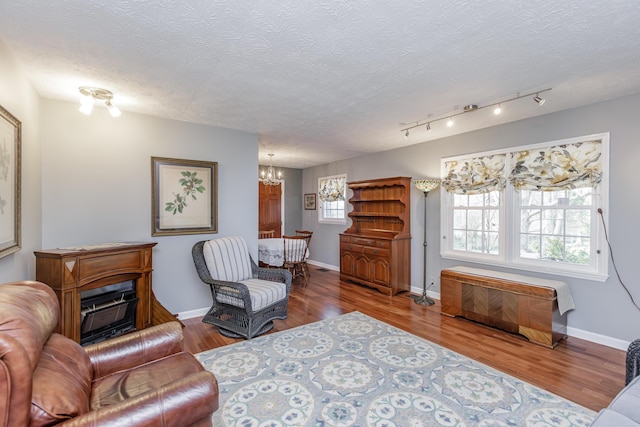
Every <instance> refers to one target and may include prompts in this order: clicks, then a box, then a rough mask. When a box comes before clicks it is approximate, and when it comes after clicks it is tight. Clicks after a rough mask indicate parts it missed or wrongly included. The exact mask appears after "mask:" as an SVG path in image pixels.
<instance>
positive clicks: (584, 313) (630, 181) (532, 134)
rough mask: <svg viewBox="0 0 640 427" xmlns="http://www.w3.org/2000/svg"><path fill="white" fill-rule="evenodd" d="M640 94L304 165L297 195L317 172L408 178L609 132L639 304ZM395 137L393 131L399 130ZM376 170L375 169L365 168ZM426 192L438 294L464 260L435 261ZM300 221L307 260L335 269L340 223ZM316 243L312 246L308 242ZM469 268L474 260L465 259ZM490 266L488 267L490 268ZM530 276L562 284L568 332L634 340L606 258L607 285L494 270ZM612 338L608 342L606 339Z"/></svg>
mask: <svg viewBox="0 0 640 427" xmlns="http://www.w3.org/2000/svg"><path fill="white" fill-rule="evenodd" d="M639 110H640V94H636V95H631V96H628V97H624V98H620V99H615V100H611V101H607V102H602V103H598V104H594V105H590V106H587V107H583V108H577V109H572V110H567V111H562V112H558V113H553V114H548V115H544V116H540V117H536V118H532V119H528V120H522V121H518V122H514V123H509V124H505V125H501V126H495V127H490V128H486V129H482V130H478V131H475V132H469V133H466V134H462V135H457V136H452V137H449V138H443V139H440V140H436V141H430V142H424V143H421V144H417V145H412V146H409V147H404V148H399V149H395V150H391V151H386V152H381V153H376V154H371V155H365V156H360V157H356V158H352V159H349V160H347V161H341V162H335V163H331V164H328V165H323V166H318V167H314V168H309V169H306V170H304V173H303V192H312V191H315V189H316V187H317V179H318V177H320V176H325V175H333V174H338V173H346V174H347V179H348V180H349V181H357V180H362V179H370V178H382V177H391V176H409V177H413V178H421V177H437V176H440V159H441V158H442V157H448V156H454V155H460V154H465V153H473V152H477V151H485V150H492V149H499V148H506V147H512V146H519V145H526V144H533V143H539V142H545V141H554V140H558V139H563V138H570V137H576V136H582V135H588V134H593V133H600V132H610V134H611V150H610V151H611V152H610V155H611V157H610V159H611V160H610V161H611V176H610V205H609V212H608V214H609V228H608V232H609V237H610V240H611V244H612V247H613V252H614V255H615V261H616V263H617V266H618V268H619V270H620V274H621V277H622V279H623V281H624V282H625V283H626V285H627V286H628V287H629V289H630V291H631V293H632V294H633V295H634V297H635V298H636V300H637V301H640V281H638V280H637V275H638V273H639V272H640V269H639V268H638V261H637V258H638V253H639V251H638V249H637V248H638V245H639V242H640V232H639V231H638V226H637V219H636V218H637V216H638V212H640V191H639V190H638V186H637V184H636V182H635V181H636V180H635V176H636V172H637V169H638V165H639V162H640V144H639V143H638V135H640V121H638V119H637V111H639ZM398 137H399V138H400V135H398ZM372 171H375V172H372ZM441 191H442V190H441V189H438V190H436V191H434V192H433V193H431V194H430V196H429V198H428V200H427V202H428V207H427V216H428V218H429V220H428V227H427V234H428V236H431V237H430V238H429V239H428V243H429V246H428V262H427V266H428V273H427V274H428V276H427V277H428V278H429V279H431V278H435V280H436V286H435V287H434V288H432V289H431V290H432V291H435V292H436V293H439V280H437V279H438V275H439V272H440V270H441V269H443V268H447V267H452V266H455V265H463V264H465V263H461V262H459V261H451V260H445V259H442V258H441V257H440V255H439V251H440V247H439V239H438V236H439V235H440V192H441ZM423 197H424V196H423V195H422V193H421V192H419V191H418V190H417V189H415V188H414V189H413V193H412V199H411V218H412V219H411V230H412V236H413V239H412V244H411V250H412V256H411V278H412V286H413V287H414V288H415V289H420V288H421V287H422V276H423V274H422V270H423V263H422V240H423V238H422V236H423V231H424V227H423V225H422V223H423V215H424V211H423V206H424V205H423V203H424V199H423ZM303 226H304V227H305V228H311V229H314V230H315V231H316V233H315V234H314V236H313V238H314V240H315V242H312V248H313V249H314V250H313V251H312V258H313V260H314V261H317V262H319V263H321V264H326V265H331V266H334V267H336V268H337V267H338V266H339V263H340V261H339V254H338V252H339V245H338V234H339V233H340V232H342V231H343V230H344V229H345V228H346V227H343V226H328V225H320V224H318V222H317V219H316V218H315V217H314V216H311V215H303ZM313 243H315V246H314V245H313ZM467 265H469V266H476V267H482V266H481V265H477V264H475V265H474V264H473V263H467ZM490 268H494V267H490ZM495 269H496V270H501V271H509V272H511V273H516V274H526V275H529V276H534V277H546V278H550V279H555V280H563V281H566V282H567V283H569V285H570V287H571V290H572V294H573V297H574V300H575V303H576V307H577V308H576V309H575V310H573V311H571V312H569V316H568V324H569V329H570V330H569V332H570V334H571V335H576V336H581V337H583V338H587V339H592V340H595V341H601V342H602V341H605V342H606V343H607V344H610V345H613V346H618V347H624V346H625V345H626V343H627V342H629V341H631V340H634V339H636V338H638V336H639V335H638V328H637V325H638V323H639V322H640V310H639V309H638V308H636V307H634V306H633V304H632V303H631V301H630V299H629V298H628V296H627V294H626V292H625V291H624V289H623V288H622V286H621V284H620V282H619V281H618V279H617V277H616V273H615V271H614V269H613V266H612V264H611V262H610V265H609V276H610V278H609V279H608V280H607V281H606V282H604V283H603V282H596V281H589V280H581V279H574V278H568V277H559V276H551V275H543V274H537V273H529V272H523V271H521V270H507V269H498V268H495ZM608 339H611V340H608Z"/></svg>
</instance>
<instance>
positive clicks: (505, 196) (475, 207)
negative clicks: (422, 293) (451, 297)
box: [441, 133, 609, 280]
mask: <svg viewBox="0 0 640 427" xmlns="http://www.w3.org/2000/svg"><path fill="white" fill-rule="evenodd" d="M608 154H609V134H608V133H603V134H597V135H589V136H585V137H579V138H571V139H566V140H561V141H553V142H547V143H543V144H535V145H531V146H524V147H515V148H512V149H509V150H508V151H506V150H505V151H493V152H486V153H476V154H472V155H465V156H460V157H455V158H446V159H442V162H441V169H442V176H443V182H442V185H443V188H444V189H445V191H442V192H441V198H442V204H441V209H442V212H441V213H442V221H441V225H442V230H441V233H442V239H443V240H442V245H441V254H442V256H443V257H444V258H450V259H459V260H463V261H471V262H480V263H483V264H491V265H497V266H504V267H510V268H517V269H523V270H530V271H539V272H545V273H552V274H560V275H567V276H573V277H581V278H586V279H592V280H606V278H607V274H608V272H607V267H608V251H607V250H606V241H605V239H604V238H605V236H604V233H603V227H602V222H604V223H605V224H606V212H607V207H608V174H609V173H608V172H609V171H608V167H609V163H608Z"/></svg>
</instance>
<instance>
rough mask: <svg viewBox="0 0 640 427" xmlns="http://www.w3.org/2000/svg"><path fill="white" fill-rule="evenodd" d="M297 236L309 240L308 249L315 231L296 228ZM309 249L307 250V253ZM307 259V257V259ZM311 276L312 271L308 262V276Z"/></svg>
mask: <svg viewBox="0 0 640 427" xmlns="http://www.w3.org/2000/svg"><path fill="white" fill-rule="evenodd" d="M296 236H303V237H304V238H305V239H306V240H307V249H309V248H310V247H311V237H312V236H313V231H308V230H296ZM308 253H309V251H308V250H307V255H308ZM305 261H306V259H305ZM305 264H306V262H305ZM308 276H311V271H310V270H309V265H308V264H307V277H308Z"/></svg>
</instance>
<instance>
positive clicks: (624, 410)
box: [609, 377, 640, 423]
mask: <svg viewBox="0 0 640 427" xmlns="http://www.w3.org/2000/svg"><path fill="white" fill-rule="evenodd" d="M638 402H640V377H636V378H634V379H633V381H631V382H630V383H629V385H627V386H626V387H625V388H623V389H622V391H621V392H620V393H618V395H617V396H616V397H615V398H614V399H613V400H612V401H611V403H610V404H609V409H611V410H613V411H616V412H618V413H620V414H622V415H624V416H625V417H627V418H629V419H631V420H633V421H635V422H636V423H640V404H638Z"/></svg>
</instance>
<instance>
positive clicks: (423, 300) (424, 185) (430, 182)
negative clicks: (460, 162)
mask: <svg viewBox="0 0 640 427" xmlns="http://www.w3.org/2000/svg"><path fill="white" fill-rule="evenodd" d="M414 184H415V185H416V187H417V188H418V189H419V190H420V191H422V192H423V193H424V240H423V242H422V248H423V253H424V261H423V268H424V271H423V275H422V295H410V296H409V297H410V298H412V299H413V300H414V302H415V303H416V304H420V305H433V304H435V301H434V300H433V299H431V298H429V297H428V296H427V196H428V195H429V191H431V190H433V189H435V188H437V187H438V185H440V180H439V179H422V180H415V181H414Z"/></svg>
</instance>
